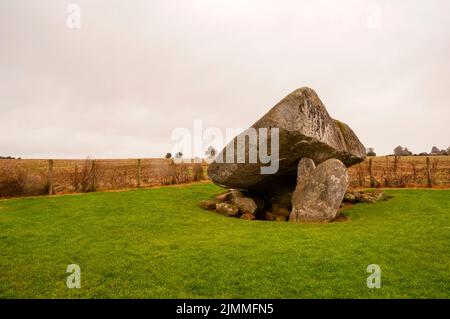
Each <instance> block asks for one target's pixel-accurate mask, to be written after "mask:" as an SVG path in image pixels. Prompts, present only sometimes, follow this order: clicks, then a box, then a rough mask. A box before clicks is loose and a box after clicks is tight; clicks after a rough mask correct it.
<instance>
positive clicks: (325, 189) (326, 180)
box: [289, 159, 350, 222]
mask: <svg viewBox="0 0 450 319" xmlns="http://www.w3.org/2000/svg"><path fill="white" fill-rule="evenodd" d="M349 182H350V181H349V177H348V172H347V168H346V167H345V165H344V164H343V163H342V162H341V161H339V160H337V159H329V160H327V161H325V162H323V163H322V164H320V165H318V166H317V167H316V168H315V169H314V170H312V172H311V173H310V174H309V176H308V177H307V178H306V180H304V181H302V183H304V186H302V185H300V191H299V192H298V194H297V195H296V196H293V197H292V212H291V214H290V216H289V220H290V221H291V222H323V221H330V220H333V219H334V218H335V217H336V214H337V212H338V209H339V206H340V204H341V202H342V199H343V198H344V195H345V192H346V190H347V187H348V185H349Z"/></svg>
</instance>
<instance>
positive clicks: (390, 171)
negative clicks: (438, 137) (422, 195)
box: [349, 156, 450, 188]
mask: <svg viewBox="0 0 450 319" xmlns="http://www.w3.org/2000/svg"><path fill="white" fill-rule="evenodd" d="M428 157H429V158H430V163H431V175H432V181H433V187H437V188H446V187H450V156H428ZM426 158H427V156H399V157H395V156H377V157H368V158H367V159H366V160H365V161H364V162H362V163H360V164H357V165H354V166H352V167H351V168H350V170H349V171H350V176H351V186H353V187H370V175H369V159H372V170H373V175H374V179H375V183H376V184H377V186H378V187H427V184H428V179H427V165H426V163H427V162H426Z"/></svg>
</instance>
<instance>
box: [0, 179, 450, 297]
mask: <svg viewBox="0 0 450 319" xmlns="http://www.w3.org/2000/svg"><path fill="white" fill-rule="evenodd" d="M220 191H221V189H220V188H218V187H216V186H214V185H212V184H210V183H200V184H195V185H189V186H171V187H162V188H155V189H140V190H134V191H125V192H107V193H90V194H79V195H66V196H57V197H51V198H48V197H36V198H22V199H12V200H4V201H0V297H1V298H119V297H129V298H175V297H179V298H185V297H192V298H197V297H205V298H210V297H223V298H252V297H258V298H432V297H434V298H449V297H450V190H407V189H399V190H387V191H386V192H387V193H388V194H389V195H392V196H393V198H392V199H390V200H389V201H385V202H378V203H375V204H358V205H354V206H351V207H349V208H347V209H346V210H345V214H346V215H348V216H349V217H350V220H348V221H345V222H335V223H328V224H291V223H287V222H285V223H277V222H265V221H244V220H240V219H234V218H227V217H224V216H222V215H218V214H215V213H213V212H209V211H204V210H201V209H200V208H198V207H197V206H196V204H197V202H198V201H199V200H201V199H205V198H208V197H211V196H213V195H214V194H216V193H218V192H220ZM72 263H75V264H78V265H80V267H81V288H80V289H68V288H67V287H66V278H67V276H68V274H66V272H65V271H66V267H67V265H68V264H72ZM369 264H378V265H379V266H380V267H381V271H382V273H381V276H382V277H381V278H382V287H381V288H380V289H368V288H367V286H366V278H367V276H368V275H369V274H368V273H367V272H366V267H367V266H368V265H369Z"/></svg>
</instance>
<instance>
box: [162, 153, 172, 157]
mask: <svg viewBox="0 0 450 319" xmlns="http://www.w3.org/2000/svg"><path fill="white" fill-rule="evenodd" d="M164 157H165V158H172V153H167V154H166V156H164Z"/></svg>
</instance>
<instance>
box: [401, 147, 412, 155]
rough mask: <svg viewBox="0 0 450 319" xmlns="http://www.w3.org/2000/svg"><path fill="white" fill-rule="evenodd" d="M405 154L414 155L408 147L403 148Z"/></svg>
mask: <svg viewBox="0 0 450 319" xmlns="http://www.w3.org/2000/svg"><path fill="white" fill-rule="evenodd" d="M403 155H404V156H410V155H412V152H411V151H410V150H409V149H408V148H407V147H405V148H404V149H403Z"/></svg>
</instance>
